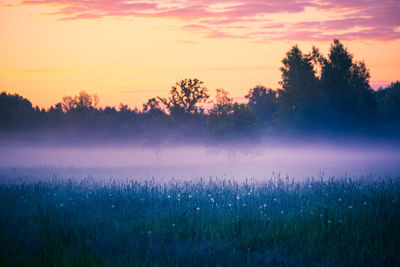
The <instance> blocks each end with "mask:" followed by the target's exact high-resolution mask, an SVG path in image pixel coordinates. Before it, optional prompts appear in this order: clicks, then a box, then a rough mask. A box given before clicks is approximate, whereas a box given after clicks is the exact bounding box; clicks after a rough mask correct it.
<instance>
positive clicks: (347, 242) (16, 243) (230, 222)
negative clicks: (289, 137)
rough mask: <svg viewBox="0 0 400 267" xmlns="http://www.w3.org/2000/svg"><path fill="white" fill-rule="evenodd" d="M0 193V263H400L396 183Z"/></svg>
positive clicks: (94, 184) (49, 186) (18, 186)
mask: <svg viewBox="0 0 400 267" xmlns="http://www.w3.org/2000/svg"><path fill="white" fill-rule="evenodd" d="M2 181H3V182H2V183H1V185H0V214H1V216H0V265H1V266H27V265H29V266H188V265H193V266H204V265H212V266H233V265H234V266H251V265H257V266H260V265H264V266H265V265H269V266H293V265H296V266H299V265H303V266H361V265H364V266H399V265H400V203H399V202H400V178H399V177H393V178H392V179H387V178H385V179H383V178H382V179H374V178H372V177H364V178H361V179H356V180H352V179H350V178H348V177H344V178H341V179H338V178H336V179H334V178H331V179H326V180H322V179H307V180H304V181H301V182H300V181H294V180H291V179H289V178H285V179H281V178H279V177H274V178H271V180H269V181H263V182H259V181H255V180H245V181H241V182H235V181H234V180H233V179H217V178H209V179H204V180H202V179H199V180H196V181H181V182H179V181H174V180H171V181H169V182H165V183H157V182H154V180H150V181H147V182H138V181H134V180H132V181H124V182H121V181H116V180H109V181H103V182H100V181H97V180H96V179H94V178H92V177H87V178H86V179H83V180H80V181H78V180H74V179H70V180H61V179H53V180H49V181H29V182H28V180H26V178H25V179H24V178H21V179H20V180H19V181H16V180H8V181H7V177H2Z"/></svg>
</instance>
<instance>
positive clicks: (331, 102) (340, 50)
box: [321, 40, 377, 129]
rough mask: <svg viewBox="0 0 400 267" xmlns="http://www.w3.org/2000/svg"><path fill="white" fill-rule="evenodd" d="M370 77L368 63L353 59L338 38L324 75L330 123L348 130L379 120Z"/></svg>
mask: <svg viewBox="0 0 400 267" xmlns="http://www.w3.org/2000/svg"><path fill="white" fill-rule="evenodd" d="M369 77H370V74H369V71H368V70H367V68H366V67H365V64H364V62H353V56H352V55H351V54H350V53H349V52H348V51H347V49H346V48H345V47H344V46H343V44H342V43H340V42H339V41H338V40H334V42H333V44H332V45H331V47H330V50H329V54H328V58H327V59H326V60H325V61H324V64H323V67H322V74H321V84H322V89H323V91H324V93H325V94H326V99H325V103H324V104H325V106H326V112H325V114H326V115H327V118H326V119H327V120H326V121H327V122H329V123H330V124H333V125H332V126H334V125H337V126H339V127H340V128H347V129H349V128H353V129H354V128H356V129H357V128H360V127H361V128H362V127H364V126H367V125H370V124H373V123H375V121H376V118H377V103H376V101H375V99H374V97H373V91H372V89H371V88H370V86H369Z"/></svg>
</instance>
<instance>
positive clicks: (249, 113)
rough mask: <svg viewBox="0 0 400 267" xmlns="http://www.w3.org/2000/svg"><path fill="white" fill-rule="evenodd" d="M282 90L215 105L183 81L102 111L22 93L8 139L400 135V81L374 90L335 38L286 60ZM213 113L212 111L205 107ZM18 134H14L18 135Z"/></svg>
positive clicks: (86, 102)
mask: <svg viewBox="0 0 400 267" xmlns="http://www.w3.org/2000/svg"><path fill="white" fill-rule="evenodd" d="M282 64H283V66H282V67H281V68H280V70H281V73H282V80H281V82H280V86H281V88H279V89H275V90H274V89H271V88H266V87H264V86H262V85H258V86H255V87H254V88H252V89H250V90H249V91H248V94H247V95H246V96H245V97H246V100H247V103H238V102H235V101H234V100H233V98H231V97H230V96H229V92H228V91H226V90H224V89H217V90H216V98H215V100H214V101H211V100H210V96H209V92H208V89H207V88H206V87H205V86H204V83H203V82H202V81H200V80H198V79H184V80H181V81H179V82H177V83H176V85H174V86H173V87H172V88H171V90H170V92H169V95H168V97H166V98H162V97H153V98H150V99H149V100H148V101H147V102H146V103H145V104H143V107H142V109H140V110H139V109H137V108H134V109H131V108H130V107H129V106H127V105H125V104H122V103H121V104H120V106H119V107H117V108H116V107H109V106H106V107H99V106H98V103H99V99H98V97H97V96H96V95H90V94H88V93H86V92H85V91H82V92H80V93H79V94H78V95H77V96H65V97H64V98H63V99H62V101H61V102H59V103H57V104H55V105H54V106H51V107H50V108H49V109H47V110H45V109H39V108H38V107H37V106H36V107H34V106H33V105H32V103H31V102H30V101H29V100H27V99H25V98H23V97H22V96H19V95H17V94H7V93H6V92H3V93H1V95H0V133H1V134H2V136H3V137H2V139H3V140H7V138H11V136H13V137H14V138H17V137H18V136H19V135H20V136H24V138H26V135H29V136H30V137H31V138H32V140H38V139H48V140H59V139H60V138H61V139H62V140H66V141H68V140H82V141H85V140H90V139H96V140H97V139H100V140H101V139H109V140H124V141H132V142H140V143H144V144H146V143H148V144H160V143H162V142H166V141H168V140H170V141H182V140H185V141H190V142H223V141H226V142H229V141H236V140H247V141H252V140H259V139H262V138H269V137H277V136H279V137H282V136H286V137H293V136H314V135H318V136H347V135H355V136H360V135H361V136H370V137H385V138H387V137H390V138H393V139H399V137H400V82H399V81H397V82H393V83H392V84H391V85H389V86H388V87H386V88H380V89H379V90H377V91H374V90H373V89H372V88H371V86H370V84H369V79H370V73H369V70H368V69H367V67H366V65H365V63H364V62H363V61H356V60H354V58H353V56H352V54H350V52H349V51H348V50H347V48H346V47H344V45H343V44H342V43H341V42H340V41H338V40H334V41H333V43H332V44H331V46H330V49H329V52H328V55H327V56H324V55H322V54H321V53H320V51H319V50H318V49H317V48H315V47H313V49H312V51H310V52H309V53H303V52H302V51H301V50H300V48H299V47H298V46H297V45H295V46H293V47H292V48H291V49H290V50H289V51H288V52H287V53H286V56H285V58H284V59H283V60H282ZM205 107H208V108H205ZM10 133H11V134H10Z"/></svg>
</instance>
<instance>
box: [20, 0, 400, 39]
mask: <svg viewBox="0 0 400 267" xmlns="http://www.w3.org/2000/svg"><path fill="white" fill-rule="evenodd" d="M22 4H23V5H28V4H29V5H48V6H52V7H55V8H56V9H57V11H56V12H54V13H52V15H56V16H57V17H58V19H61V20H74V19H93V18H104V17H125V16H132V17H162V18H165V19H169V18H179V19H181V20H184V23H185V24H184V25H183V26H182V27H183V29H185V30H189V31H195V32H199V33H200V34H203V35H204V36H206V37H208V38H238V37H239V38H245V37H248V38H251V39H252V41H263V40H296V41H302V40H332V39H334V38H341V39H362V40H396V39H400V35H399V32H398V30H396V29H398V27H399V26H400V19H399V15H398V14H399V13H400V2H399V1H396V0H379V1H370V0H354V1H349V0H327V1H324V0H269V1H265V0H236V1H232V0H202V1H190V0H164V1H162V0H159V1H157V0H107V1H101V0H25V1H22ZM310 9H313V10H315V13H316V14H321V13H318V12H324V14H325V13H327V12H328V13H329V14H331V15H334V16H333V17H330V18H328V17H327V19H326V20H323V21H318V20H317V19H316V18H306V19H299V20H298V21H295V22H293V21H292V20H290V21H286V20H285V18H286V17H287V14H301V13H302V12H304V11H305V10H310ZM273 14H285V16H282V20H279V21H277V19H275V21H273V20H271V19H269V18H270V17H271V15H273ZM299 17H301V16H299ZM319 17H320V16H319ZM275 18H276V16H275ZM269 29H273V30H274V31H269ZM343 32H345V33H343Z"/></svg>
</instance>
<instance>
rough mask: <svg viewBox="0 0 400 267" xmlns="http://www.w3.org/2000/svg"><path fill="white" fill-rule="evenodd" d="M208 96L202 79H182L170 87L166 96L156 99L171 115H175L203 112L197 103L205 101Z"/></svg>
mask: <svg viewBox="0 0 400 267" xmlns="http://www.w3.org/2000/svg"><path fill="white" fill-rule="evenodd" d="M209 97H210V96H209V95H208V93H207V88H206V87H204V86H203V82H202V81H199V80H198V79H193V80H192V79H184V80H181V81H180V82H177V83H176V85H175V86H173V87H172V89H171V91H170V96H169V97H168V98H161V97H158V99H159V100H160V101H161V102H162V103H163V104H164V105H165V106H166V107H167V109H168V110H169V112H170V113H171V114H172V115H177V114H197V113H203V112H204V109H203V108H202V107H201V106H199V104H201V103H206V102H207V100H208V98H209Z"/></svg>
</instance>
